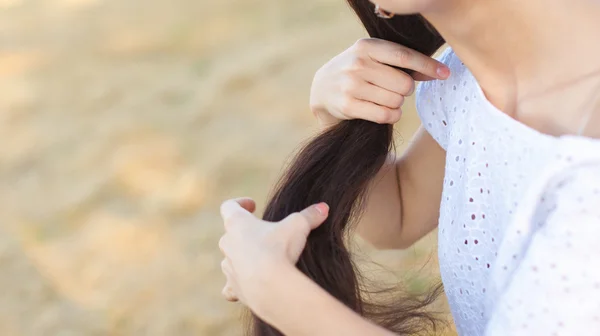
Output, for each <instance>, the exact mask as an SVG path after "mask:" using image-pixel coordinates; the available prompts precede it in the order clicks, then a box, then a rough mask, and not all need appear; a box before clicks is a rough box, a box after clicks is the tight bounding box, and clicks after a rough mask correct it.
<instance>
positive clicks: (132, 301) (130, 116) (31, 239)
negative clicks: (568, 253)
mask: <svg viewBox="0 0 600 336" xmlns="http://www.w3.org/2000/svg"><path fill="white" fill-rule="evenodd" d="M361 36H363V32H362V30H361V28H360V25H359V24H358V23H357V21H356V20H355V19H354V17H353V16H352V15H351V13H350V11H349V10H348V9H347V8H346V7H345V5H344V4H343V2H342V0H304V1H292V0H221V1H210V2H209V1H207V0H200V1H198V0H197V1H192V0H143V1H142V0H0V111H1V113H0V134H2V139H3V141H2V145H1V146H0V224H1V226H0V286H2V288H3V291H2V293H1V294H0V335H16V336H17V335H211V336H212V335H239V334H240V327H239V323H238V316H237V315H238V313H239V310H238V307H237V306H235V305H231V304H227V303H225V302H224V300H223V299H222V298H221V296H220V290H221V287H222V285H223V278H222V276H221V274H220V267H219V263H220V260H221V255H220V253H219V251H218V248H217V240H218V237H219V236H220V235H221V233H222V228H221V223H220V220H219V217H218V212H217V207H218V205H219V203H220V202H221V201H222V200H223V199H226V198H228V197H233V196H242V195H247V196H252V197H254V198H255V199H256V200H257V201H258V202H259V205H261V206H262V205H264V202H265V200H266V195H267V194H268V192H269V188H270V186H271V185H272V184H273V182H274V181H275V179H276V177H277V176H278V174H279V172H280V170H281V167H282V164H283V163H284V161H285V159H286V158H288V157H289V154H290V153H292V152H293V150H294V149H296V148H297V147H298V144H300V143H301V141H303V140H304V139H307V138H308V137H309V136H310V135H311V134H314V132H315V131H316V129H315V127H314V126H315V125H314V124H315V123H314V121H313V119H312V117H311V114H310V112H309V111H308V109H307V101H308V90H309V87H310V82H311V79H312V75H313V73H314V72H315V70H316V69H317V68H318V67H319V66H320V65H321V64H323V63H324V62H326V61H327V60H328V59H329V58H330V57H332V56H333V55H335V54H336V53H338V52H340V51H342V50H343V49H345V48H346V47H348V46H349V45H351V43H353V42H354V41H355V40H356V39H357V38H359V37H361ZM416 124H417V118H416V115H415V114H414V112H413V111H412V109H411V108H407V109H406V112H405V118H404V120H403V121H402V122H401V123H400V125H399V127H398V134H399V137H400V136H401V137H402V138H404V139H406V140H404V142H402V141H401V142H400V144H403V145H405V144H406V142H407V141H408V139H410V135H411V133H412V132H413V130H414V128H415V127H416ZM400 148H402V146H400ZM434 244H435V241H434V239H428V240H426V241H425V242H422V243H421V244H420V245H419V246H418V247H417V248H414V249H411V250H409V251H405V252H395V251H391V252H379V253H371V254H370V255H371V256H374V257H373V258H375V259H376V260H379V261H380V262H382V263H383V264H385V265H388V266H389V267H391V269H392V270H394V271H396V273H397V274H400V275H401V276H404V275H406V274H412V275H414V276H413V277H411V280H410V281H408V282H407V288H409V289H411V290H415V291H418V290H421V289H423V288H424V287H425V284H426V283H427V281H429V280H428V279H430V278H432V279H435V278H436V277H437V273H436V264H435V250H434V249H433V248H432V247H433V246H434ZM365 251H369V249H368V248H367V247H365ZM430 259H431V260H430ZM428 260H429V262H428V263H427V266H426V267H425V268H422V266H423V265H424V264H425V263H426V262H427V261H428Z"/></svg>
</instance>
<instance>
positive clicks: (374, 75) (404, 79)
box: [362, 62, 415, 96]
mask: <svg viewBox="0 0 600 336" xmlns="http://www.w3.org/2000/svg"><path fill="white" fill-rule="evenodd" d="M362 77H363V78H364V80H365V81H367V82H369V83H372V84H374V85H376V86H378V87H380V88H383V89H386V90H388V91H392V92H394V93H397V94H400V95H402V96H410V95H411V94H413V92H414V91H415V80H414V79H413V78H412V77H411V76H409V75H408V74H407V73H405V72H403V71H401V70H398V69H394V68H391V67H389V66H387V65H385V64H381V63H377V62H372V63H370V64H369V69H368V71H364V74H363V76H362Z"/></svg>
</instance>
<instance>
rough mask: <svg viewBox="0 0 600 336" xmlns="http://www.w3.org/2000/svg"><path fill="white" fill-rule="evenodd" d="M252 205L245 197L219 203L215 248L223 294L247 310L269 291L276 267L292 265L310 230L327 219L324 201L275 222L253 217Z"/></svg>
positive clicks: (253, 204) (327, 208) (253, 206)
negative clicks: (221, 226) (218, 234)
mask: <svg viewBox="0 0 600 336" xmlns="http://www.w3.org/2000/svg"><path fill="white" fill-rule="evenodd" d="M255 208H256V204H255V203H254V201H253V200H251V199H249V198H239V199H234V200H229V201H226V202H224V203H223V204H222V205H221V216H222V217H223V222H224V225H225V231H226V232H225V235H223V237H221V240H220V241H219V248H220V249H221V251H222V252H223V254H224V255H225V259H224V260H223V262H222V263H221V269H222V271H223V273H224V274H225V276H226V277H227V284H226V285H225V288H223V296H225V298H226V299H227V300H229V301H238V300H240V301H241V302H242V303H244V304H245V305H246V306H248V307H249V308H250V309H252V310H254V308H255V307H254V305H256V304H258V302H259V301H260V300H261V294H262V291H265V290H266V291H268V290H269V283H268V281H270V280H272V279H273V278H275V275H276V274H277V271H278V269H281V268H282V267H283V268H285V267H290V266H292V267H293V266H294V265H295V264H296V262H297V261H298V258H300V254H301V253H302V251H303V250H304V246H305V245H306V239H307V237H308V235H309V233H310V232H311V230H313V229H315V228H317V227H318V226H319V225H321V224H322V223H323V222H324V221H325V219H326V218H327V215H328V212H329V207H328V206H327V205H326V204H325V203H319V204H316V205H313V206H310V207H308V208H306V209H304V210H302V211H301V212H298V213H294V214H291V215H289V216H288V217H286V218H285V219H284V220H282V221H280V222H276V223H271V222H266V221H263V220H260V219H258V218H256V217H255V216H254V215H253V214H252V212H254V209H255Z"/></svg>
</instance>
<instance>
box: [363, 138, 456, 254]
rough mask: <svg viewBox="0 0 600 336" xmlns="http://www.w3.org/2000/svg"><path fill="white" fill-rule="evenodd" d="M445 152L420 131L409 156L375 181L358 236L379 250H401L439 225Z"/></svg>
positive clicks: (395, 160)
mask: <svg viewBox="0 0 600 336" xmlns="http://www.w3.org/2000/svg"><path fill="white" fill-rule="evenodd" d="M444 163H445V151H444V150H443V149H442V148H441V147H440V146H439V145H438V144H437V142H436V141H435V140H434V139H433V138H432V137H431V136H430V135H429V133H427V132H426V131H425V130H424V129H423V128H420V129H419V130H418V131H417V133H416V134H415V136H414V137H413V139H412V140H411V144H410V146H409V147H408V149H407V150H406V152H405V153H404V154H403V155H402V156H401V157H400V158H396V157H391V158H390V159H389V160H388V162H386V164H385V165H384V167H383V168H382V169H381V171H380V172H379V174H378V175H377V177H376V178H375V179H374V180H373V181H372V184H371V187H370V188H369V192H368V194H367V199H366V205H365V209H364V211H363V214H362V216H361V217H360V220H359V223H358V226H357V233H358V234H359V235H360V236H361V237H362V238H364V239H365V240H366V241H368V242H369V243H371V244H373V245H374V246H375V247H377V248H379V249H402V248H406V247H409V246H411V245H412V244H413V243H415V242H416V241H417V240H419V239H420V238H422V237H423V236H425V235H426V234H427V233H429V232H431V231H432V230H433V229H434V228H435V227H436V226H437V222H438V215H439V206H440V199H441V193H442V183H443V179H444Z"/></svg>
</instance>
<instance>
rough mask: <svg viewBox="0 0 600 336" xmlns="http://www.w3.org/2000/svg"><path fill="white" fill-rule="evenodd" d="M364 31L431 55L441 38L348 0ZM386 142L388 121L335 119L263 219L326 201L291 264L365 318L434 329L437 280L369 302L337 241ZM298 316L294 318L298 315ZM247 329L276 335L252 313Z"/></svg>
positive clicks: (389, 141) (297, 163)
mask: <svg viewBox="0 0 600 336" xmlns="http://www.w3.org/2000/svg"><path fill="white" fill-rule="evenodd" d="M348 3H349V4H350V6H351V7H352V9H353V10H354V12H355V13H356V14H357V15H358V17H359V19H360V21H361V22H362V24H363V25H364V27H365V28H366V30H367V32H368V33H369V35H370V36H371V37H374V38H379V39H383V40H387V41H392V42H396V43H399V44H401V45H404V46H406V47H409V48H411V49H414V50H417V51H419V52H421V53H424V54H427V55H432V54H433V53H434V52H435V51H436V50H438V49H439V48H440V47H441V46H442V45H443V44H444V40H443V39H442V37H441V36H440V35H439V34H438V33H437V32H436V31H435V29H433V28H432V27H431V26H430V25H429V24H428V23H427V22H426V21H425V20H424V19H423V18H422V17H421V16H419V15H408V16H396V17H394V18H392V19H391V20H383V19H380V18H378V17H377V16H376V15H375V14H374V7H373V5H372V4H371V3H370V2H369V1H368V0H348ZM392 148H393V127H392V126H391V125H379V124H375V123H372V122H369V121H364V120H349V121H343V122H340V123H339V124H337V125H336V126H334V127H332V128H330V129H328V130H326V131H325V132H324V133H322V134H321V135H319V136H318V137H316V138H315V139H314V140H312V141H311V142H310V143H308V145H306V146H305V147H304V148H303V149H302V150H301V151H300V152H299V153H298V155H297V156H296V157H295V159H294V160H293V162H292V163H291V165H290V167H289V168H288V170H287V172H286V173H285V174H284V176H283V177H282V178H281V180H280V182H279V184H278V186H277V188H276V189H275V192H274V194H273V196H272V198H271V200H270V201H269V202H268V205H267V207H266V210H265V213H264V216H263V218H264V219H265V220H267V221H280V220H282V219H283V218H285V217H286V216H288V215H289V214H291V213H293V212H297V211H300V210H302V209H304V208H306V207H307V206H310V205H312V204H315V203H318V202H326V203H327V204H329V206H330V212H329V217H328V218H327V221H326V222H325V223H324V224H322V225H321V226H320V227H319V228H317V229H316V230H314V231H313V232H312V233H311V234H310V236H309V237H308V242H307V244H306V248H305V250H304V252H303V253H302V255H301V256H300V259H299V261H298V264H297V267H298V269H300V270H301V271H302V272H303V273H304V274H306V275H307V276H308V277H310V278H311V279H312V280H313V281H315V282H316V283H317V284H319V285H320V286H321V287H322V288H324V289H325V290H326V291H327V292H329V293H330V294H331V295H333V296H334V297H335V298H336V299H338V300H339V301H341V302H342V303H344V304H345V305H346V306H348V307H350V308H351V309H352V310H354V311H355V312H357V313H358V314H360V315H361V316H364V317H365V318H368V319H370V320H372V321H373V322H375V323H377V324H379V325H381V326H382V327H384V328H387V329H389V330H391V331H394V332H396V333H398V334H416V333H421V332H423V331H425V330H430V329H431V328H432V327H433V328H435V324H436V322H437V319H436V317H434V316H433V315H431V314H428V313H427V312H425V311H424V309H423V308H425V306H427V305H428V304H430V303H432V302H433V301H434V300H435V298H436V296H437V294H438V293H439V292H440V289H439V287H438V288H436V289H435V290H432V291H430V292H429V293H428V294H426V295H424V296H408V297H403V298H396V299H395V300H394V301H393V302H386V303H379V304H376V303H374V302H369V301H368V300H367V299H366V296H367V295H366V293H365V291H364V287H363V286H361V284H360V282H359V277H358V275H359V274H358V272H357V270H356V268H355V267H354V264H353V262H352V260H351V256H350V253H349V251H348V250H347V248H346V246H345V244H344V243H345V240H346V237H347V233H348V229H349V227H350V224H351V222H355V221H356V220H357V218H358V217H359V215H360V212H361V210H362V204H363V203H364V202H363V201H364V197H365V194H366V190H367V188H368V186H369V183H370V181H371V180H372V179H373V178H374V177H375V175H376V174H377V173H378V172H379V170H380V169H381V168H382V167H383V165H384V163H385V161H386V158H387V157H388V155H389V154H390V151H391V150H392ZM299 318H301V317H299ZM248 330H249V335H251V336H279V335H282V333H281V332H279V331H278V330H277V329H275V328H273V327H271V326H270V325H268V324H266V323H265V322H263V321H261V320H260V319H259V318H257V317H255V316H254V317H252V320H251V325H250V327H249V328H248Z"/></svg>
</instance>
